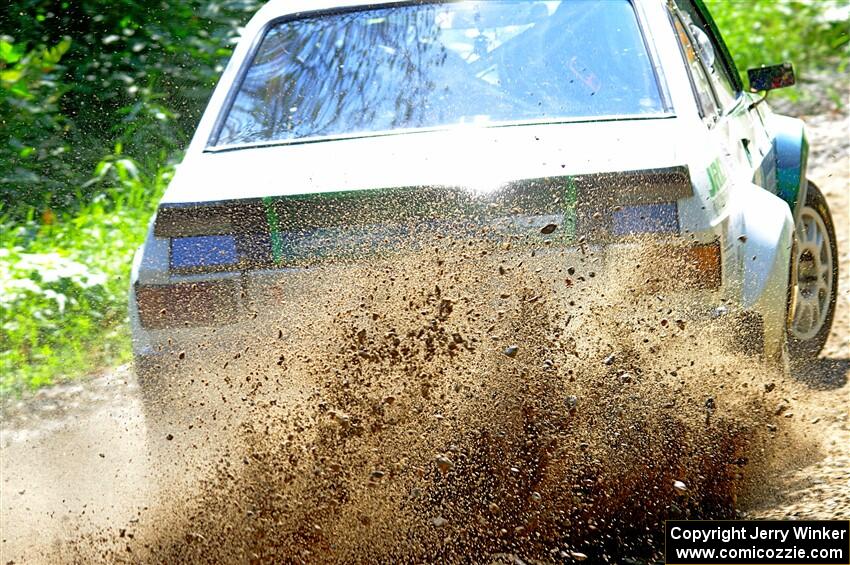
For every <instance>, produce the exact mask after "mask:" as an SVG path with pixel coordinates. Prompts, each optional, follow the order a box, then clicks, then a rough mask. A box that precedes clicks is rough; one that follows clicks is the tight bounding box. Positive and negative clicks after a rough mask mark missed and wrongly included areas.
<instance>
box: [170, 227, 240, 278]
mask: <svg viewBox="0 0 850 565" xmlns="http://www.w3.org/2000/svg"><path fill="white" fill-rule="evenodd" d="M170 257H171V258H170V261H169V266H170V268H171V270H172V271H181V270H186V271H193V270H232V269H235V268H237V267H238V264H239V252H238V250H237V247H236V236H233V235H201V236H194V237H175V238H173V239H172V240H171V253H170Z"/></svg>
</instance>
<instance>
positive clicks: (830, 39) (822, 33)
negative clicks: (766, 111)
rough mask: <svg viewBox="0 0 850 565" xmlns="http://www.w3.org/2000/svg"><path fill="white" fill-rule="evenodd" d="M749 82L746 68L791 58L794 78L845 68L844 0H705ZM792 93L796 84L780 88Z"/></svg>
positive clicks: (849, 50)
mask: <svg viewBox="0 0 850 565" xmlns="http://www.w3.org/2000/svg"><path fill="white" fill-rule="evenodd" d="M706 5H707V6H708V9H709V11H710V12H711V15H712V16H713V17H714V20H715V22H716V23H717V26H718V28H719V29H720V33H721V34H722V35H723V38H724V40H725V41H726V43H727V45H728V46H729V50H730V51H731V52H732V57H733V58H734V59H735V63H736V64H737V66H738V70H739V71H740V72H741V75H742V79H743V80H744V84H745V85H746V84H748V83H747V69H748V68H752V67H759V66H762V65H775V64H779V63H783V62H785V61H790V62H791V63H793V64H794V69H795V71H796V74H797V77H798V80H800V81H803V82H805V81H807V80H808V81H811V80H812V79H813V77H816V76H817V75H818V74H820V73H823V72H830V73H839V74H844V73H846V70H847V62H848V60H850V59H848V55H850V24H848V22H847V20H846V7H847V5H848V3H847V0H814V1H810V0H769V1H768V0H760V1H753V0H706ZM777 94H786V95H790V96H792V97H797V96H799V95H800V89H788V90H783V91H778V92H777Z"/></svg>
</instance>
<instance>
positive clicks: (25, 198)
mask: <svg viewBox="0 0 850 565" xmlns="http://www.w3.org/2000/svg"><path fill="white" fill-rule="evenodd" d="M70 45H71V42H70V41H69V40H68V39H63V40H61V41H60V42H59V43H57V44H56V45H55V46H53V47H50V48H38V49H33V50H31V51H29V52H27V51H26V50H25V48H24V46H23V45H22V44H17V43H12V42H10V41H7V40H5V39H0V116H2V117H3V121H2V132H3V137H4V138H5V139H7V140H8V141H6V142H5V143H2V144H0V163H2V164H3V166H2V167H0V191H2V197H0V207H2V206H3V204H4V203H6V205H7V206H8V205H9V203H11V202H15V203H16V206H17V207H18V208H26V207H32V206H40V205H44V204H46V202H47V201H48V200H49V198H50V194H52V193H53V192H55V191H57V190H61V188H62V187H63V186H65V185H66V184H67V183H68V182H69V181H72V180H73V179H74V176H75V175H74V170H73V168H72V167H71V165H70V164H69V163H68V162H67V161H66V160H65V159H64V158H63V156H64V154H65V153H66V152H67V150H68V144H67V142H66V139H65V134H66V130H67V127H68V120H66V119H65V117H64V116H63V115H62V114H61V112H60V110H59V99H60V97H61V96H62V94H63V92H64V88H63V87H61V86H60V84H59V83H58V82H57V78H58V76H60V75H61V73H62V71H63V67H62V66H61V65H60V60H61V59H62V56H63V55H64V54H65V53H66V52H67V51H68V49H69V47H70Z"/></svg>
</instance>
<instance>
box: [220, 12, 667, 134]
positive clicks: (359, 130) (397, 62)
mask: <svg viewBox="0 0 850 565" xmlns="http://www.w3.org/2000/svg"><path fill="white" fill-rule="evenodd" d="M663 110H664V108H663V104H662V100H661V95H660V93H659V88H658V83H657V81H656V76H655V74H654V72H653V69H652V65H651V62H650V59H649V56H648V54H647V51H646V47H645V45H644V42H643V38H642V36H641V33H640V29H639V27H638V22H637V19H636V17H635V12H634V8H633V7H632V5H631V3H630V2H629V1H628V0H563V1H547V2H535V1H530V0H487V1H478V2H455V3H448V4H441V3H430V4H417V5H405V6H393V7H387V8H379V9H370V10H360V11H349V12H344V13H330V14H323V15H320V16H315V17H307V18H303V19H294V20H287V21H283V22H281V23H278V24H275V25H273V26H272V27H271V29H270V30H269V31H268V33H267V34H266V36H265V37H264V39H263V41H262V43H261V45H260V46H259V49H258V51H257V53H256V55H255V57H254V60H253V61H252V62H251V65H250V67H249V68H248V70H247V73H246V75H245V77H244V80H243V81H242V82H241V84H240V85H239V86H238V91H237V93H236V96H235V99H234V102H233V104H232V105H231V107H230V108H229V110H228V113H227V116H226V118H225V120H224V123H223V126H222V129H221V131H220V133H219V136H218V139H217V141H216V143H215V144H216V145H232V144H244V143H254V142H267V141H286V140H296V139H301V138H310V137H324V136H339V135H349V134H368V133H374V132H386V131H393V130H404V129H411V128H429V127H443V126H451V125H461V124H479V125H480V124H483V125H487V124H501V123H510V122H527V121H532V122H537V121H557V120H558V119H559V118H560V119H573V118H580V117H596V116H612V115H613V116H621V115H639V114H649V113H660V112H663Z"/></svg>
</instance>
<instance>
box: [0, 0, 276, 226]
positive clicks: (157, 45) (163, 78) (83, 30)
mask: <svg viewBox="0 0 850 565" xmlns="http://www.w3.org/2000/svg"><path fill="white" fill-rule="evenodd" d="M260 3H261V2H259V0H222V1H209V0H187V1H184V2H168V1H166V0H155V1H147V2H137V1H135V0H115V1H112V2H103V0H77V1H75V2H65V1H64V0H58V1H57V0H9V1H7V3H6V6H7V7H6V10H5V12H6V14H7V21H8V25H9V28H8V29H3V30H2V31H4V32H7V33H12V34H14V38H12V37H9V36H6V37H5V40H4V44H5V45H6V46H5V47H2V48H0V61H2V60H4V59H2V53H6V54H7V56H8V57H11V58H12V59H15V58H16V57H17V58H18V60H17V61H5V62H0V71H2V72H7V71H8V72H17V70H16V67H22V70H24V71H26V72H25V73H23V75H22V76H24V77H25V78H24V79H22V80H25V81H26V82H21V81H18V82H17V83H16V86H15V88H16V89H20V87H21V86H24V87H26V89H27V90H29V91H30V94H31V96H29V95H28V96H27V98H26V101H27V103H28V104H29V105H30V107H31V109H32V112H31V115H32V116H37V117H38V118H39V119H41V120H42V121H44V123H43V124H41V125H39V127H35V128H30V127H29V126H28V125H27V124H26V123H21V124H19V125H15V126H14V128H13V130H14V131H31V132H32V134H31V136H30V138H27V139H26V140H23V141H22V143H21V144H20V145H21V150H24V151H25V153H26V152H27V151H30V150H29V149H26V148H27V147H35V148H38V147H40V146H39V145H36V144H35V142H34V140H40V139H44V140H46V141H47V140H50V139H51V135H53V136H56V135H57V134H58V137H59V139H58V140H57V143H53V144H47V147H48V148H49V150H48V151H47V152H46V153H45V154H51V155H52V157H51V160H50V163H49V165H48V163H46V162H45V161H43V160H38V161H36V160H35V159H34V157H33V155H34V154H36V152H34V151H33V152H30V153H28V154H27V158H29V159H31V162H32V163H33V164H34V166H33V167H30V168H26V169H25V171H24V172H31V173H34V174H33V175H24V176H23V177H19V176H14V177H11V176H10V177H9V178H8V179H6V180H5V181H4V182H2V184H0V203H2V204H0V205H3V206H5V209H6V212H5V213H6V214H7V215H14V216H16V217H18V218H23V217H24V216H25V215H26V213H27V209H28V208H29V207H30V206H41V207H42V208H44V207H46V206H47V205H48V203H49V205H50V207H51V208H52V209H54V210H60V211H64V210H67V211H73V210H74V209H76V208H77V207H78V206H80V205H83V204H85V201H86V198H88V197H90V196H92V195H94V194H96V193H97V187H96V186H93V185H89V186H85V187H84V186H83V185H84V184H85V183H86V181H87V180H88V178H89V176H90V175H91V171H92V169H93V168H94V166H95V164H96V163H97V162H98V161H99V160H100V158H101V156H102V155H103V151H104V148H105V147H107V148H108V147H113V146H114V145H116V144H117V143H121V144H122V145H123V146H124V147H125V150H126V152H127V153H128V154H129V155H133V156H134V157H135V158H136V160H137V162H138V164H139V167H140V168H141V169H142V170H144V171H148V172H154V171H156V169H157V168H158V167H159V166H160V165H161V164H162V163H164V162H166V161H167V160H168V159H169V158H171V157H173V156H174V155H175V154H177V153H178V152H179V151H180V150H181V149H182V147H183V146H185V144H186V142H187V140H188V138H189V136H190V135H191V134H192V132H193V130H194V128H195V125H196V122H197V120H198V118H199V116H200V113H201V111H202V110H203V107H204V105H205V104H206V101H207V98H208V96H209V93H210V90H211V88H212V86H213V85H214V83H215V81H216V80H217V77H218V75H219V74H220V72H221V69H222V65H223V63H224V61H225V60H226V58H227V57H228V56H229V54H230V51H231V48H232V46H233V43H234V41H233V40H234V38H235V37H236V35H237V33H238V26H239V25H241V24H242V23H244V22H245V21H246V20H247V18H248V17H249V16H250V14H251V13H253V12H254V11H255V10H256V8H257V7H258V5H259V4H260ZM27 50H29V53H30V54H29V55H27V56H26V57H23V56H22V53H23V52H26V51H27ZM60 57H61V65H60V64H59V63H60ZM2 65H6V68H3V66H2ZM9 65H15V67H11V68H10V67H9ZM39 73H41V74H39ZM36 87H37V88H36ZM16 92H17V90H12V89H11V87H10V88H9V89H7V88H6V86H5V83H4V90H3V93H4V94H3V96H4V100H8V102H7V103H5V105H4V100H0V116H4V117H6V116H15V112H16V111H17V109H16V108H14V107H12V106H11V104H12V103H13V102H15V103H19V97H16V96H13V95H12V94H15V93H16ZM10 93H12V94H10ZM33 119H34V118H33ZM13 122H14V120H13ZM54 148H55V150H54ZM51 151H53V153H51ZM40 154H41V153H39V155H40ZM11 158H12V156H10V155H6V154H0V164H5V163H6V162H11V161H9V159H11ZM21 159H22V157H20V156H19V157H18V160H19V161H20V160H21ZM39 166H44V168H43V169H42V168H40V167H39ZM54 167H55V168H59V169H62V171H63V174H58V173H56V172H55V171H53V168H54ZM3 176H4V177H5V175H3ZM22 178H24V179H25V180H26V181H27V182H21V179H22Z"/></svg>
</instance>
